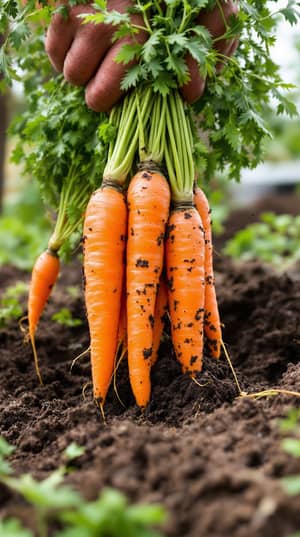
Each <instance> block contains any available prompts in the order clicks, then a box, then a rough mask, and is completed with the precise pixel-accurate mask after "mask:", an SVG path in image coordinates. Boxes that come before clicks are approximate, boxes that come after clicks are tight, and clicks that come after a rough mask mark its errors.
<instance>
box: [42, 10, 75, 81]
mask: <svg viewBox="0 0 300 537" xmlns="http://www.w3.org/2000/svg"><path fill="white" fill-rule="evenodd" d="M74 33H75V28H74V26H73V24H71V22H70V21H67V22H66V21H65V19H63V17H62V16H61V15H59V14H56V15H54V16H53V19H52V21H51V24H50V26H49V28H48V31H47V36H46V42H45V49H46V52H47V54H48V56H49V60H50V62H51V64H52V65H53V67H54V69H55V70H56V71H58V72H60V73H61V72H62V71H63V67H64V61H65V56H66V54H67V52H68V49H69V48H70V46H71V43H72V41H73V37H74Z"/></svg>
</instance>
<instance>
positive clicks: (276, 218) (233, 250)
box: [224, 212, 300, 272]
mask: <svg viewBox="0 0 300 537" xmlns="http://www.w3.org/2000/svg"><path fill="white" fill-rule="evenodd" d="M224 253H225V254H226V255H229V256H230V257H233V258H234V259H239V260H244V261H249V260H255V259H259V260H261V261H263V262H264V263H268V264H270V265H272V266H273V267H274V268H275V269H277V270H278V271H280V272H283V271H284V270H286V268H288V267H289V266H290V265H292V264H293V263H295V262H296V261H298V260H299V259H300V216H296V217H294V216H291V215H288V214H282V215H276V214H274V213H272V212H268V213H263V214H262V215H261V217H260V222H257V223H255V224H250V225H249V226H247V227H246V228H245V229H242V230H241V231H238V232H237V233H236V234H235V236H234V237H233V238H232V239H230V240H229V241H228V242H227V244H226V246H225V248H224Z"/></svg>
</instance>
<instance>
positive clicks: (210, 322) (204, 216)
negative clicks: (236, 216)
mask: <svg viewBox="0 0 300 537" xmlns="http://www.w3.org/2000/svg"><path fill="white" fill-rule="evenodd" d="M194 203H195V206H196V208H197V210H198V212H199V214H200V217H201V220H202V224H203V229H204V235H205V314H204V332H205V335H206V340H207V344H208V348H209V350H210V353H211V355H212V356H213V357H214V358H219V357H220V353H221V342H222V330H221V323H220V316H219V309H218V302H217V297H216V289H215V280H214V271H213V247H212V235H211V220H210V208H209V204H208V200H207V198H206V196H205V194H204V192H203V191H202V190H201V188H199V187H198V186H196V187H195V189H194Z"/></svg>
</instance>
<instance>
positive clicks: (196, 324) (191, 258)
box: [166, 206, 205, 376]
mask: <svg viewBox="0 0 300 537" xmlns="http://www.w3.org/2000/svg"><path fill="white" fill-rule="evenodd" d="M204 248H205V245H204V233H203V227H202V222H201V219H200V216H199V213H198V211H197V210H196V209H195V208H194V207H193V206H186V207H184V206H183V207H182V208H177V209H175V210H173V211H172V212H171V215H170V218H169V222H168V229H167V240H166V268H167V283H168V295H169V312H170V320H171V331H172V340H173V344H174V349H175V352H176V356H177V359H178V361H179V362H180V363H181V365H182V371H183V373H188V374H189V375H191V376H194V375H195V374H196V373H197V372H198V371H200V370H201V367H202V354H203V337H204V334H203V324H204V297H205V273H204Z"/></svg>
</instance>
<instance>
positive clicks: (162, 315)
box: [151, 277, 168, 366]
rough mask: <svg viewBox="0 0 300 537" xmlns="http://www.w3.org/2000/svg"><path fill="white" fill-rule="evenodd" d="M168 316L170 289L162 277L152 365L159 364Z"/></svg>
mask: <svg viewBox="0 0 300 537" xmlns="http://www.w3.org/2000/svg"><path fill="white" fill-rule="evenodd" d="M167 314H168V287H167V284H166V281H165V278H164V277H161V279H160V283H159V289H158V293H157V297H156V304H155V315H154V326H153V353H152V357H151V365H152V366H153V365H154V364H155V363H156V362H157V358H158V350H159V346H160V340H161V336H162V333H163V328H164V325H165V322H166V316H167Z"/></svg>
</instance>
